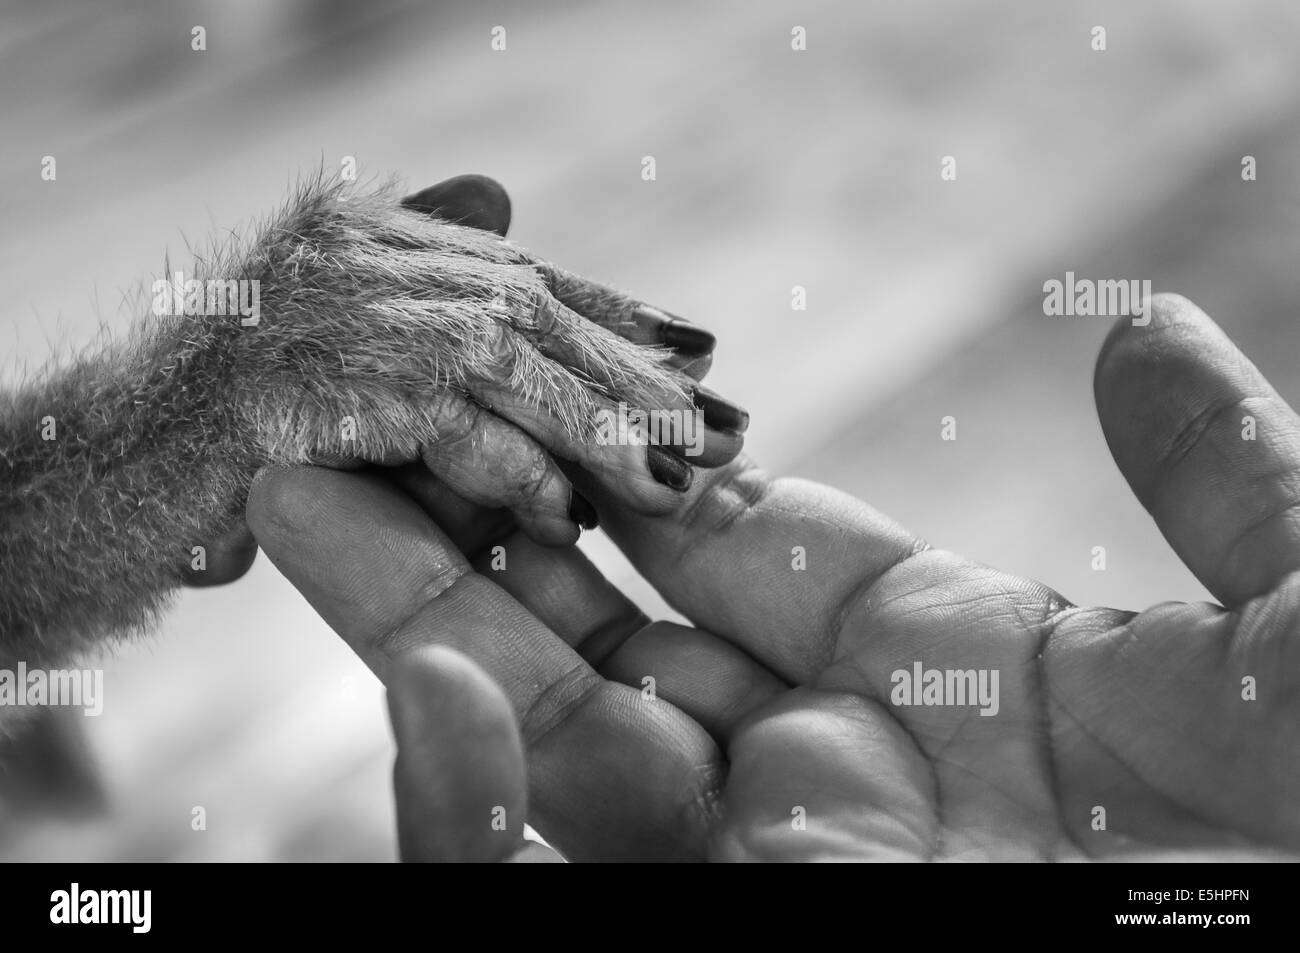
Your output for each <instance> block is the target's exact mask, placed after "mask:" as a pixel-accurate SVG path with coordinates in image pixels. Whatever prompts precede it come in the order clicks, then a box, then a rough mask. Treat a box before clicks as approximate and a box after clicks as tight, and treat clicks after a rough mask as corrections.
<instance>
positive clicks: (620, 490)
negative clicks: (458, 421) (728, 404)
mask: <svg viewBox="0 0 1300 953" xmlns="http://www.w3.org/2000/svg"><path fill="white" fill-rule="evenodd" d="M472 387H473V392H474V397H475V398H476V399H477V400H479V401H480V402H482V403H484V404H487V405H488V406H490V407H491V408H492V409H493V411H494V412H495V413H496V414H498V415H499V416H501V417H504V418H505V419H506V420H509V421H510V422H511V423H513V424H515V425H516V426H518V427H519V428H520V429H522V430H524V431H525V432H526V433H528V434H529V435H530V436H532V437H533V438H534V439H535V440H537V441H538V442H539V443H541V444H543V445H544V446H546V447H547V448H549V449H550V450H551V452H552V453H554V454H556V455H557V456H559V457H562V458H564V459H566V460H571V461H573V462H574V463H577V464H578V465H579V466H581V467H582V468H583V469H584V470H586V471H587V472H588V473H590V474H591V475H592V476H593V477H594V478H595V479H596V480H597V481H598V482H599V483H600V484H601V486H603V487H604V488H605V489H606V490H607V492H608V493H609V494H610V495H611V496H612V497H613V498H614V499H615V500H617V501H618V502H619V503H621V504H622V505H624V506H627V507H628V508H630V509H631V510H633V511H634V512H637V513H641V514H644V515H647V516H657V515H662V514H665V513H670V512H672V511H673V510H674V509H676V508H677V506H678V503H679V501H680V500H681V498H682V494H683V493H684V492H685V491H686V490H688V489H689V488H690V486H691V482H692V481H693V480H694V470H693V468H692V467H691V465H690V464H689V463H687V462H686V461H685V460H683V459H682V458H681V457H679V456H677V455H676V454H674V453H671V452H669V450H668V449H667V448H665V447H660V446H655V445H653V444H646V443H643V442H640V441H641V439H642V438H641V437H640V435H638V434H637V433H636V432H635V431H631V430H629V431H626V432H622V431H619V430H618V429H617V428H616V427H611V428H604V429H603V431H602V432H600V433H597V434H596V435H595V436H593V437H588V438H584V437H579V436H574V435H573V434H572V433H570V432H569V430H568V429H567V428H566V427H565V426H564V424H563V423H562V422H561V421H560V420H559V418H557V417H556V416H555V415H554V414H552V413H551V412H550V411H549V410H548V409H547V408H545V407H539V406H537V405H536V404H535V403H532V402H530V401H528V400H525V399H523V398H521V397H519V396H518V395H516V394H515V393H514V392H513V391H511V390H509V389H508V388H506V387H503V386H501V385H499V384H489V383H477V384H474V385H472ZM598 404H600V405H601V406H602V412H603V413H608V414H610V415H614V418H615V419H616V418H617V413H618V411H617V409H616V408H614V407H613V406H612V405H611V404H610V403H609V402H608V401H598Z"/></svg>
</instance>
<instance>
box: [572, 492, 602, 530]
mask: <svg viewBox="0 0 1300 953" xmlns="http://www.w3.org/2000/svg"><path fill="white" fill-rule="evenodd" d="M569 519H571V520H573V521H574V522H575V523H577V524H578V525H579V526H581V527H582V528H583V529H595V528H596V526H597V524H598V523H599V522H600V520H599V517H597V515H596V508H595V507H594V506H592V505H591V502H590V501H589V500H588V499H587V498H586V497H585V496H583V495H582V494H581V493H579V492H578V491H577V490H571V491H570V495H569Z"/></svg>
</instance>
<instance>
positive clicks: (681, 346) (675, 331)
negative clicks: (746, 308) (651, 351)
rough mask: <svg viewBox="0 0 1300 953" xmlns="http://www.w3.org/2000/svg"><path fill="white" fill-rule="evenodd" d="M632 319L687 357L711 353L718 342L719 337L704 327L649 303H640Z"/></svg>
mask: <svg viewBox="0 0 1300 953" xmlns="http://www.w3.org/2000/svg"><path fill="white" fill-rule="evenodd" d="M632 320H633V321H634V322H635V323H636V325H637V327H639V328H640V329H641V330H643V331H646V332H648V333H649V335H650V337H651V339H655V340H658V341H659V342H660V343H662V344H666V345H667V346H668V347H670V348H672V349H673V350H674V351H676V352H677V353H678V354H682V355H684V356H686V357H694V356H697V355H703V354H711V353H713V348H714V346H715V345H716V344H717V343H718V339H717V338H716V337H714V336H713V335H712V334H711V333H710V332H708V331H706V330H704V328H701V327H698V326H697V325H694V324H691V322H689V321H687V320H685V319H684V318H679V317H677V315H675V314H669V313H668V312H666V311H660V310H659V309H658V308H652V307H650V305H648V304H643V305H638V306H637V308H636V309H635V310H634V311H633V312H632Z"/></svg>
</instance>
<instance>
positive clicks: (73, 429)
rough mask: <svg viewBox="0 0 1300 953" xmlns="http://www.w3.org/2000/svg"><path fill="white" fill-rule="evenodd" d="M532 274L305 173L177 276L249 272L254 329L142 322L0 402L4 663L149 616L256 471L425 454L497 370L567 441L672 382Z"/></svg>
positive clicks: (385, 203) (224, 522)
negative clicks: (246, 233)
mask: <svg viewBox="0 0 1300 953" xmlns="http://www.w3.org/2000/svg"><path fill="white" fill-rule="evenodd" d="M548 274H550V273H549V272H548V270H547V268H546V267H545V266H541V265H539V263H538V262H536V261H535V260H534V259H532V258H530V257H529V256H528V255H526V254H525V253H524V252H522V251H521V250H519V249H518V248H516V247H515V246H513V245H511V244H509V243H507V242H505V241H504V240H502V239H500V238H499V237H497V236H496V235H494V234H491V233H488V232H483V231H478V230H475V229H471V228H466V227H461V226H457V225H451V224H446V223H443V222H439V221H437V220H434V219H432V218H430V217H428V216H426V215H423V214H420V213H418V212H414V211H411V210H407V209H403V208H401V207H400V206H399V205H398V203H397V202H396V201H395V200H394V197H393V196H392V194H391V193H389V192H388V191H386V190H381V191H379V192H376V193H369V194H366V193H361V192H359V191H356V190H353V189H350V188H347V187H345V186H343V185H341V184H339V183H330V182H320V181H318V182H313V183H312V184H310V185H307V186H304V187H302V188H301V189H300V190H299V191H298V193H297V194H296V195H295V196H294V197H293V199H292V200H291V201H290V202H289V203H288V205H287V207H286V208H285V209H284V210H283V211H282V212H281V213H280V214H279V215H277V216H276V217H275V218H274V219H273V220H272V221H271V222H270V223H269V224H267V225H265V226H264V227H263V228H261V229H260V230H259V231H258V232H257V233H256V235H255V236H254V237H253V238H252V240H251V241H249V242H247V243H244V244H240V245H237V246H232V247H229V248H226V249H223V250H220V251H218V252H216V253H213V254H211V255H208V256H203V257H201V258H200V259H199V260H198V261H196V262H195V265H194V268H193V269H192V270H191V272H190V273H187V275H186V277H189V278H195V279H198V280H200V281H206V280H208V279H210V278H212V279H232V278H233V279H245V280H249V279H255V280H257V281H258V282H259V283H260V309H261V313H260V321H259V323H258V324H257V325H256V326H255V327H247V326H243V325H242V324H241V322H240V319H239V316H238V315H235V316H208V317H203V316H189V317H187V316H184V315H157V314H153V313H148V314H146V315H144V316H142V318H141V320H140V321H139V322H138V323H137V324H136V326H135V327H134V328H133V329H132V331H131V333H130V334H129V335H128V336H127V337H126V338H125V339H124V340H121V341H119V342H117V343H114V344H111V345H109V346H108V347H106V348H104V349H102V350H100V351H98V352H97V353H90V354H86V355H84V356H82V357H80V358H79V359H77V360H75V361H73V362H71V363H70V364H67V365H66V366H63V367H61V368H59V367H55V368H50V369H47V370H46V371H45V372H42V373H41V374H40V375H38V376H37V377H36V378H35V379H34V380H31V381H30V382H29V383H27V384H26V386H23V387H22V388H21V389H19V390H18V391H17V392H15V393H10V394H5V395H3V396H0V569H2V570H3V576H2V577H0V668H4V667H12V665H13V663H14V662H15V661H16V660H19V659H22V660H25V661H26V662H27V664H28V665H29V666H50V665H57V664H60V663H61V662H64V661H66V660H67V659H68V658H69V657H70V656H71V655H72V654H74V653H77V652H78V651H80V650H82V649H86V648H88V647H90V646H92V645H94V644H95V643H96V642H98V641H99V640H101V639H103V638H105V637H106V636H109V635H112V634H114V633H131V632H136V631H139V630H141V629H144V628H147V627H149V626H150V624H151V623H152V622H153V620H154V618H155V617H156V614H157V613H158V612H159V611H160V610H161V609H162V608H163V607H164V604H165V602H166V599H167V596H168V594H169V593H170V592H171V591H172V590H174V589H175V588H177V587H178V586H179V585H180V584H181V581H182V574H183V569H184V567H186V566H187V565H188V564H189V561H190V558H191V555H190V554H191V549H192V547H194V546H196V545H203V544H205V543H208V542H210V541H212V540H215V539H219V538H220V537H221V536H222V535H223V534H224V533H226V532H227V531H228V530H230V529H231V528H232V527H235V526H237V525H238V521H239V520H240V519H241V518H242V512H243V508H244V503H245V498H246V495H247V491H248V487H249V485H250V483H251V481H252V478H253V475H254V474H255V473H256V471H257V470H258V469H259V468H260V467H262V466H264V465H267V464H277V463H279V464H292V463H305V462H320V461H331V460H338V459H340V458H348V459H355V458H360V459H362V460H369V461H373V462H383V461H385V460H388V459H390V458H391V457H392V456H393V455H394V454H395V453H397V454H400V453H402V452H407V451H409V449H410V448H411V447H418V446H420V445H426V444H428V443H430V442H432V441H435V440H436V439H437V433H438V426H437V424H438V420H437V417H438V397H439V395H442V394H447V393H464V392H467V391H471V390H472V388H473V384H474V383H475V382H476V381H478V382H483V381H488V382H496V383H505V384H506V385H507V386H509V387H510V388H512V389H513V390H514V391H515V392H516V393H518V394H520V395H522V396H524V397H525V398H526V399H527V400H529V401H530V402H532V403H534V404H537V405H540V406H544V407H546V408H547V409H549V410H550V412H551V413H553V414H554V415H555V416H557V417H558V418H559V419H560V420H562V421H563V422H564V424H565V426H566V427H567V428H568V429H569V431H570V432H571V433H572V434H574V435H575V436H580V435H582V434H583V432H584V430H585V428H587V427H588V426H590V422H591V421H592V420H593V419H594V416H595V410H596V403H595V402H596V401H597V400H598V399H600V397H601V396H602V395H604V396H608V397H612V398H614V399H616V400H618V399H625V400H628V401H629V403H632V404H633V405H634V406H655V405H657V404H659V403H660V402H661V401H662V400H663V397H664V395H665V394H673V395H677V396H680V395H682V387H681V385H680V383H679V378H678V377H677V376H675V375H674V373H673V372H672V371H671V369H670V368H669V367H668V366H667V365H666V363H665V361H664V357H663V355H662V354H661V353H660V352H659V351H657V350H656V349H653V348H648V347H644V346H640V345H635V344H631V343H629V342H627V341H625V340H623V339H622V338H620V337H619V336H617V335H616V334H613V333H611V332H610V331H609V330H607V329H605V328H603V327H600V326H598V325H597V324H594V323H591V322H588V321H584V320H580V319H579V320H575V317H576V316H575V315H574V314H572V313H571V312H566V310H565V309H563V308H560V307H558V306H557V304H556V301H555V299H554V298H553V297H552V295H551V290H552V284H551V282H550V280H549V279H548ZM566 355H567V357H565V356H566ZM562 360H563V361H564V362H562ZM47 417H51V418H53V420H54V426H55V433H56V438H55V439H53V440H46V439H42V431H43V429H45V428H43V426H42V421H43V419H44V418H47ZM345 417H351V418H353V420H355V439H353V440H348V439H345V436H344V428H343V427H342V421H343V420H344V418H345Z"/></svg>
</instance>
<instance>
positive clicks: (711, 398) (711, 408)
mask: <svg viewBox="0 0 1300 953" xmlns="http://www.w3.org/2000/svg"><path fill="white" fill-rule="evenodd" d="M692 399H693V401H694V403H695V406H696V407H698V408H699V409H700V410H702V411H704V422H705V423H706V424H708V425H709V426H710V427H717V428H718V429H719V430H734V431H735V432H736V433H744V432H745V431H746V430H748V429H749V411H747V410H745V409H744V408H743V407H741V406H740V405H739V404H733V403H732V402H731V401H729V400H727V398H725V397H723V396H722V395H721V394H717V393H714V392H713V391H711V390H709V389H708V388H707V387H702V386H697V387H695V388H694V391H693V392H692Z"/></svg>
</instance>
